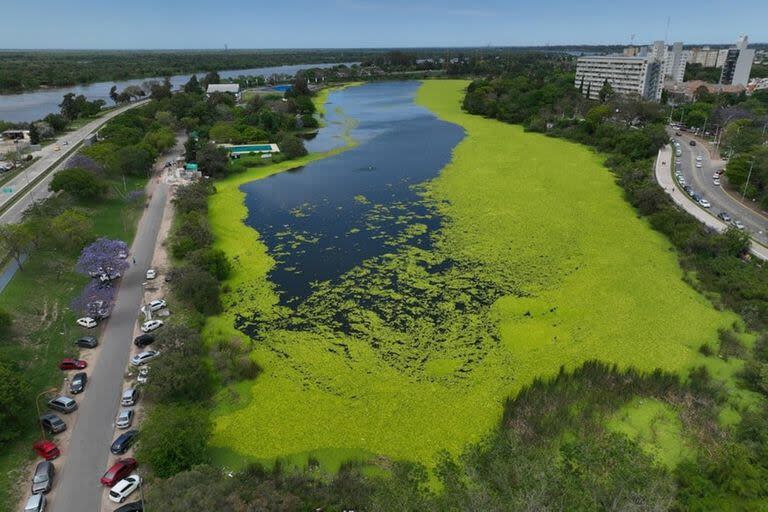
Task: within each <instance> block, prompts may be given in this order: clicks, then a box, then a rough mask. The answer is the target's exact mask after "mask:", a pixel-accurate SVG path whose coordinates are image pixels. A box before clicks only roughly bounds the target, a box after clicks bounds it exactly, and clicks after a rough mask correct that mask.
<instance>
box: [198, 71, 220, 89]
mask: <svg viewBox="0 0 768 512" xmlns="http://www.w3.org/2000/svg"><path fill="white" fill-rule="evenodd" d="M220 83H221V77H220V76H219V74H218V73H217V72H215V71H211V72H210V73H207V74H206V75H205V78H203V81H202V86H203V89H204V90H205V89H208V86H209V85H211V84H220Z"/></svg>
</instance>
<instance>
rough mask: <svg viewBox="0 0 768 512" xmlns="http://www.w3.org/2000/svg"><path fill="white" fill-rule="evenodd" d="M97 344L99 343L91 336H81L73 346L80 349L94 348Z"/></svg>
mask: <svg viewBox="0 0 768 512" xmlns="http://www.w3.org/2000/svg"><path fill="white" fill-rule="evenodd" d="M98 344H99V341H98V340H97V339H96V338H94V337H93V336H83V337H82V338H77V340H76V341H75V345H77V346H78V347H80V348H96V346H97V345H98Z"/></svg>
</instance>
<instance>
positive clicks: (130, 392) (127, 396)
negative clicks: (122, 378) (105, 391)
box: [120, 388, 139, 407]
mask: <svg viewBox="0 0 768 512" xmlns="http://www.w3.org/2000/svg"><path fill="white" fill-rule="evenodd" d="M138 400H139V390H138V389H136V388H128V389H126V390H125V391H123V396H122V397H121V398H120V405H122V406H123V407H132V406H134V405H136V402H137V401H138Z"/></svg>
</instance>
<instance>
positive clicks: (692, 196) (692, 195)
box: [691, 192, 701, 203]
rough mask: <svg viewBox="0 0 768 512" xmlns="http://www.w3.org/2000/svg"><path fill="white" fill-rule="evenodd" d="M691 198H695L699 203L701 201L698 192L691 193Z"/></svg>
mask: <svg viewBox="0 0 768 512" xmlns="http://www.w3.org/2000/svg"><path fill="white" fill-rule="evenodd" d="M691 199H693V200H694V201H696V202H697V203H698V202H699V201H701V196H700V195H699V194H697V193H696V192H694V193H693V194H691Z"/></svg>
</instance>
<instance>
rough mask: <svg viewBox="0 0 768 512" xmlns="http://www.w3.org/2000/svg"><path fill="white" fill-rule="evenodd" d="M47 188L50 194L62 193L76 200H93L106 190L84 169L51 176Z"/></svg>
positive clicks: (61, 172)
mask: <svg viewBox="0 0 768 512" xmlns="http://www.w3.org/2000/svg"><path fill="white" fill-rule="evenodd" d="M48 188H49V189H50V190H51V191H52V192H60V191H64V192H67V193H68V194H72V195H73V196H74V197H77V198H78V199H95V198H97V197H99V196H101V195H102V194H104V193H105V192H106V190H107V186H106V185H105V184H104V182H102V181H101V180H100V179H99V178H97V177H96V176H94V175H93V174H91V173H90V172H88V171H86V170H85V169H78V168H74V169H64V170H62V171H59V172H57V173H56V174H55V175H54V176H53V180H51V183H50V185H48Z"/></svg>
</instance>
